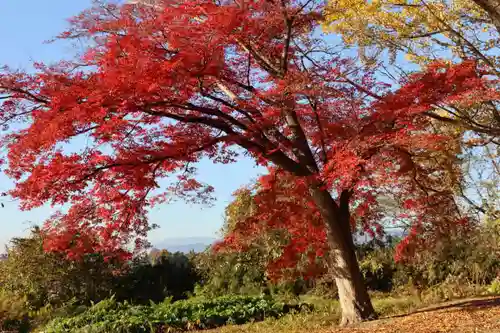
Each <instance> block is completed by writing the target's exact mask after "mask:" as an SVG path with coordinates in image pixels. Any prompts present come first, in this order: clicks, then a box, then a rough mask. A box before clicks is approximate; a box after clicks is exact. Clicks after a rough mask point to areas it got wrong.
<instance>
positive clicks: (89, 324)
mask: <svg viewBox="0 0 500 333" xmlns="http://www.w3.org/2000/svg"><path fill="white" fill-rule="evenodd" d="M310 310H312V307H311V306H310V305H308V304H305V303H297V304H286V303H284V302H279V301H276V300H273V299H270V298H265V297H251V296H225V297H219V298H214V299H196V298H193V299H189V300H185V301H178V302H175V303H169V302H165V303H160V304H151V305H150V306H133V305H130V304H127V303H119V302H116V301H115V300H114V299H113V298H111V299H107V300H105V301H102V302H100V303H97V304H95V305H94V306H92V307H90V308H88V309H87V310H86V311H84V312H82V313H80V314H78V315H76V316H72V317H67V318H57V319H55V320H53V321H52V322H50V323H49V324H48V325H47V326H46V327H45V328H44V329H43V332H45V333H63V332H95V333H97V332H103V333H104V332H106V333H108V332H134V333H140V332H144V333H146V332H147V333H149V332H171V331H174V332H179V331H186V330H193V329H208V328H214V327H219V326H223V325H227V324H244V323H248V322H251V321H259V320H264V319H266V318H279V317H281V316H283V315H285V314H287V313H290V312H300V311H310Z"/></svg>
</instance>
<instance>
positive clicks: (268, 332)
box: [211, 296, 427, 333]
mask: <svg viewBox="0 0 500 333" xmlns="http://www.w3.org/2000/svg"><path fill="white" fill-rule="evenodd" d="M302 300H303V301H305V302H309V303H312V304H314V306H315V311H314V312H310V313H295V314H289V315H286V316H283V317H282V318H279V319H271V318H270V319H267V320H265V321H263V322H258V323H250V324H246V325H240V326H236V325H228V326H224V327H221V328H218V329H216V330H213V331H211V332H212V333H215V332H217V333H236V332H238V333H254V332H255V333H257V332H258V333H285V332H287V333H288V332H290V333H310V332H315V331H320V330H324V329H325V328H327V327H334V326H336V325H337V324H338V322H339V320H340V315H341V314H340V306H339V303H338V301H335V300H326V299H324V298H320V297H312V296H308V297H304V298H303V299H302ZM372 301H373V306H374V307H375V310H376V311H377V312H378V313H379V314H380V316H381V317H387V316H392V315H398V314H404V313H408V312H411V311H415V310H417V309H419V308H422V307H425V306H426V305H427V304H425V303H423V302H421V301H420V300H419V299H418V297H416V296H406V297H387V296H386V297H384V298H375V299H373V300H372Z"/></svg>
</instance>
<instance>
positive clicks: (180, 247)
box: [152, 237, 216, 253]
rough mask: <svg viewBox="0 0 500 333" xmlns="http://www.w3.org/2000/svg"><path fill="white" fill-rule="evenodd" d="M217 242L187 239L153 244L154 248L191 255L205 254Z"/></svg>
mask: <svg viewBox="0 0 500 333" xmlns="http://www.w3.org/2000/svg"><path fill="white" fill-rule="evenodd" d="M215 241H216V239H215V238H211V237H186V238H167V239H164V240H162V241H159V242H153V244H152V245H153V247H154V248H156V249H160V250H163V249H165V250H167V251H169V252H183V253H189V252H191V251H194V252H203V251H204V250H205V249H206V248H207V247H208V246H210V245H212V244H213V243H214V242H215Z"/></svg>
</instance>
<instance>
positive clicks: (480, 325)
mask: <svg viewBox="0 0 500 333" xmlns="http://www.w3.org/2000/svg"><path fill="white" fill-rule="evenodd" d="M327 332H328V333H365V332H366V333H368V332H370V333H442V332H447V333H448V332H450V333H500V297H488V298H474V299H467V300H460V301H455V302H447V303H443V304H440V305H437V306H432V307H428V308H424V309H421V310H419V311H416V312H413V313H410V314H407V315H399V316H392V317H387V318H382V319H380V320H376V321H372V322H367V323H363V324H361V325H359V326H355V327H346V328H332V329H324V330H321V331H318V332H314V333H327ZM308 333H313V332H308Z"/></svg>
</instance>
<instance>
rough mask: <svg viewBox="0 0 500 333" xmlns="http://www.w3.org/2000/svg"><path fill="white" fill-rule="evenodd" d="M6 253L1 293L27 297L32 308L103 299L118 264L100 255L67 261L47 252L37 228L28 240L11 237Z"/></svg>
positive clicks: (0, 265) (1, 264)
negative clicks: (73, 301)
mask: <svg viewBox="0 0 500 333" xmlns="http://www.w3.org/2000/svg"><path fill="white" fill-rule="evenodd" d="M7 253H8V255H7V259H6V260H4V261H2V262H0V290H3V291H5V292H8V293H10V294H13V295H16V297H19V298H26V299H27V303H28V304H29V305H30V306H31V307H32V308H33V309H38V308H41V307H43V306H45V305H47V304H52V305H55V306H58V305H62V304H63V303H64V302H66V301H69V300H71V299H73V298H77V299H78V302H80V303H81V304H88V303H89V302H90V301H94V302H97V301H100V300H102V299H104V298H105V297H107V296H109V295H110V290H111V289H112V281H113V278H114V277H113V273H114V271H115V270H118V269H119V268H120V265H121V264H119V265H113V264H112V263H111V262H105V261H104V260H103V258H102V256H100V255H99V254H86V255H85V256H84V257H83V258H82V260H81V261H70V260H67V259H66V258H65V256H64V254H57V253H46V252H44V250H43V237H42V234H41V232H40V230H39V229H38V228H34V229H33V230H32V231H31V235H30V236H29V237H26V238H14V239H13V240H12V241H11V245H10V247H9V248H8V251H7Z"/></svg>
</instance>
